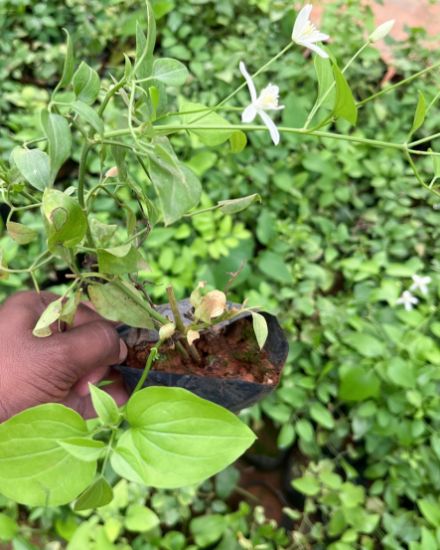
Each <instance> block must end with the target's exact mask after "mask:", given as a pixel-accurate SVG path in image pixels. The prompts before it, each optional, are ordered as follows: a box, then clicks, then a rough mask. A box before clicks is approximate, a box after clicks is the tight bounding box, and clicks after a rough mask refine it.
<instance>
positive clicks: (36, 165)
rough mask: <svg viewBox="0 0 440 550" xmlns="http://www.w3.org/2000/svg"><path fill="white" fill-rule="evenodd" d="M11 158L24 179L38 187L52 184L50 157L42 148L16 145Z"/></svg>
mask: <svg viewBox="0 0 440 550" xmlns="http://www.w3.org/2000/svg"><path fill="white" fill-rule="evenodd" d="M11 159H12V161H13V162H14V164H15V166H16V167H17V168H18V171H19V172H20V174H21V175H22V176H23V177H24V179H25V180H26V181H27V182H28V183H30V184H31V185H32V187H35V189H38V190H39V191H44V189H45V188H46V187H47V186H48V185H50V184H51V182H52V180H51V175H50V161H49V157H48V156H47V155H46V153H44V152H43V151H40V149H22V148H21V147H16V148H15V149H14V150H13V151H12V154H11Z"/></svg>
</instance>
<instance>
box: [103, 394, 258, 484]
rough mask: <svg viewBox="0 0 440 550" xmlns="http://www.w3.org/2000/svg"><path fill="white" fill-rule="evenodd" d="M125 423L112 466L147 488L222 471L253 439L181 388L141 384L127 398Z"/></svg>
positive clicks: (233, 419)
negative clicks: (129, 397)
mask: <svg viewBox="0 0 440 550" xmlns="http://www.w3.org/2000/svg"><path fill="white" fill-rule="evenodd" d="M126 418H127V420H128V422H129V424H130V428H129V430H127V431H126V432H125V433H124V434H123V435H122V437H121V439H120V440H119V442H118V444H117V447H116V452H115V454H114V455H113V456H112V465H113V468H114V470H115V471H116V472H117V473H118V474H119V475H122V476H125V477H127V478H128V479H132V480H135V481H139V480H142V481H143V482H144V483H146V484H147V485H149V486H152V487H164V488H175V487H183V486H185V485H191V484H193V483H198V482H200V481H202V480H203V479H206V478H208V477H210V476H212V475H214V474H215V473H217V472H219V471H220V470H223V469H224V468H225V467H226V466H227V465H228V464H230V463H231V462H233V461H234V460H236V459H237V458H238V457H239V456H240V455H241V454H242V453H243V452H244V451H245V450H246V449H247V448H248V447H249V446H250V445H251V444H252V442H253V441H254V439H255V436H254V434H253V433H252V431H251V430H250V429H249V428H248V427H247V426H246V425H245V424H243V423H242V422H241V421H240V420H239V419H238V418H237V417H236V416H235V415H234V414H232V413H231V412H229V411H227V410H226V409H223V408H222V407H220V406H219V405H215V404H214V403H211V402H209V401H206V400H204V399H201V398H200V397H197V396H196V395H194V394H192V393H191V392H188V391H186V390H183V389H181V388H160V387H152V388H145V389H143V390H141V391H139V392H137V393H136V394H134V395H133V396H132V397H131V399H130V400H129V401H128V403H127V409H126Z"/></svg>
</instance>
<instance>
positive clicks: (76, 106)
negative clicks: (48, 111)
mask: <svg viewBox="0 0 440 550" xmlns="http://www.w3.org/2000/svg"><path fill="white" fill-rule="evenodd" d="M71 107H72V109H73V110H74V111H75V112H76V113H77V114H78V115H79V116H80V117H81V118H82V119H83V121H84V122H87V123H88V124H90V126H91V127H92V128H93V129H94V130H96V132H97V133H98V134H102V133H103V132H104V122H103V120H102V119H101V118H100V117H99V115H98V113H97V112H96V111H95V110H94V109H92V107H90V105H87V103H84V102H83V101H74V102H73V103H72V105H71Z"/></svg>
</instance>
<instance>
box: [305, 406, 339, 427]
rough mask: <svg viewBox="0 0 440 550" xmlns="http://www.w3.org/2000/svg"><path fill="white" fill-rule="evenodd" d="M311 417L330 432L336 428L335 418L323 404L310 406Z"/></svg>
mask: <svg viewBox="0 0 440 550" xmlns="http://www.w3.org/2000/svg"><path fill="white" fill-rule="evenodd" d="M310 416H311V417H312V418H313V420H315V422H317V423H318V424H320V425H321V426H323V427H324V428H327V429H328V430H332V429H333V428H334V427H335V421H334V419H333V416H332V415H331V413H330V411H329V410H328V409H326V408H325V407H324V405H322V404H321V403H312V404H311V405H310Z"/></svg>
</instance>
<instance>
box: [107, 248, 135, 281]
mask: <svg viewBox="0 0 440 550" xmlns="http://www.w3.org/2000/svg"><path fill="white" fill-rule="evenodd" d="M140 259H141V258H140V255H139V252H138V251H137V249H136V248H135V247H134V246H132V245H130V244H125V245H121V246H115V247H113V248H106V249H105V250H98V265H99V271H100V272H101V273H110V274H112V275H123V274H124V273H135V272H136V271H137V270H138V264H139V261H140Z"/></svg>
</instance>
